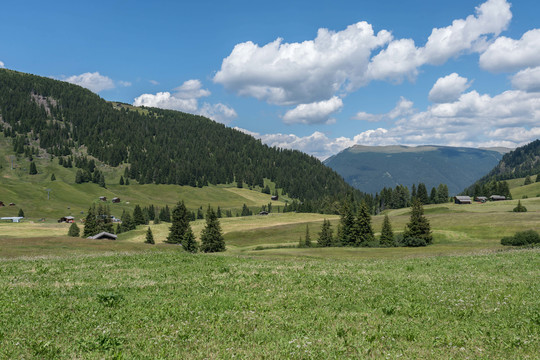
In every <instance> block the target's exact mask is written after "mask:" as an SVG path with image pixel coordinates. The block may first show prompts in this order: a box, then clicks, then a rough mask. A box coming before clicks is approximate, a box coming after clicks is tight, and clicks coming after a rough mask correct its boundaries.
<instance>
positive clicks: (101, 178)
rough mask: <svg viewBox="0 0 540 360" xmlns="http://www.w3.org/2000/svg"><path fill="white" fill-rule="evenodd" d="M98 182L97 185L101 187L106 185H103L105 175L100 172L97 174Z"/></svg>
mask: <svg viewBox="0 0 540 360" xmlns="http://www.w3.org/2000/svg"><path fill="white" fill-rule="evenodd" d="M98 184H99V186H101V187H102V188H104V187H106V186H105V175H103V173H100V174H99V180H98Z"/></svg>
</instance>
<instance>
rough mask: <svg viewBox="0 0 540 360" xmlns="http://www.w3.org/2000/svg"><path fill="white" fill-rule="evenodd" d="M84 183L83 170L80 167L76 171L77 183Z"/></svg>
mask: <svg viewBox="0 0 540 360" xmlns="http://www.w3.org/2000/svg"><path fill="white" fill-rule="evenodd" d="M82 183H83V172H82V170H81V169H78V170H77V172H76V173H75V184H82Z"/></svg>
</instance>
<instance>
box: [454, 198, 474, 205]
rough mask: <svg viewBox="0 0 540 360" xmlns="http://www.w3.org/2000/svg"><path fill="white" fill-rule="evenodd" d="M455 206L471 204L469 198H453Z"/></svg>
mask: <svg viewBox="0 0 540 360" xmlns="http://www.w3.org/2000/svg"><path fill="white" fill-rule="evenodd" d="M454 203H455V204H472V200H471V197H470V196H454Z"/></svg>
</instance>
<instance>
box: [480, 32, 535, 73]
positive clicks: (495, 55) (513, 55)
mask: <svg viewBox="0 0 540 360" xmlns="http://www.w3.org/2000/svg"><path fill="white" fill-rule="evenodd" d="M480 66H481V67H482V68H484V69H486V70H489V71H495V72H497V71H514V70H518V69H522V68H526V67H536V66H540V29H534V30H530V31H527V32H526V33H525V34H523V36H522V37H521V39H519V40H514V39H510V38H508V37H505V36H501V37H499V38H498V39H497V40H495V41H494V42H493V43H492V44H491V45H490V46H489V47H488V48H487V50H486V51H485V52H484V53H483V54H482V55H481V56H480Z"/></svg>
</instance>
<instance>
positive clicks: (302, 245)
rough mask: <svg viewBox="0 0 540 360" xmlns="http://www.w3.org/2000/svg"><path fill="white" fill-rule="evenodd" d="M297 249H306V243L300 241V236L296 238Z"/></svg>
mask: <svg viewBox="0 0 540 360" xmlns="http://www.w3.org/2000/svg"><path fill="white" fill-rule="evenodd" d="M298 247H299V248H303V247H306V243H305V242H304V239H302V237H301V236H300V237H299V238H298Z"/></svg>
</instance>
